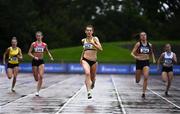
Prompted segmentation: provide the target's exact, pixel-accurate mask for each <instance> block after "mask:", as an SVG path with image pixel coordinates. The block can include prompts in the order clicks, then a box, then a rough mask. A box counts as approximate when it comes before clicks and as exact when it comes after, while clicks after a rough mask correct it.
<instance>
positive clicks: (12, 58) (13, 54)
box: [8, 47, 20, 64]
mask: <svg viewBox="0 0 180 114" xmlns="http://www.w3.org/2000/svg"><path fill="white" fill-rule="evenodd" d="M19 50H20V49H19V48H18V47H17V48H16V49H13V48H12V47H10V48H9V61H8V63H10V64H19V60H18V57H17V56H18V54H19Z"/></svg>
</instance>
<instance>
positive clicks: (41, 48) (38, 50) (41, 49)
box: [34, 47, 44, 52]
mask: <svg viewBox="0 0 180 114" xmlns="http://www.w3.org/2000/svg"><path fill="white" fill-rule="evenodd" d="M34 50H35V52H44V48H43V47H36V48H34Z"/></svg>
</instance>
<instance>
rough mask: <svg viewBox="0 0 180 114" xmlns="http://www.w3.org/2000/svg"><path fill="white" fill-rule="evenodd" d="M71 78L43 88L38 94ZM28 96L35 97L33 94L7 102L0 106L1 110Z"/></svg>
mask: <svg viewBox="0 0 180 114" xmlns="http://www.w3.org/2000/svg"><path fill="white" fill-rule="evenodd" d="M72 78H74V77H72ZM72 78H68V79H65V80H63V81H60V82H58V83H56V84H53V85H51V86H49V87H47V88H45V89H42V90H41V91H40V92H43V91H45V90H46V89H49V88H52V87H54V86H56V85H58V84H62V83H64V82H66V81H68V80H70V79H72ZM30 96H35V93H31V94H28V95H27V96H25V97H21V98H19V99H16V100H14V101H12V102H9V103H7V104H5V105H3V106H1V108H3V107H5V106H8V105H10V104H11V103H14V102H17V101H19V100H22V99H25V98H28V97H30Z"/></svg>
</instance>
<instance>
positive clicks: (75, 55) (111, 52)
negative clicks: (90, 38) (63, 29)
mask: <svg viewBox="0 0 180 114" xmlns="http://www.w3.org/2000/svg"><path fill="white" fill-rule="evenodd" d="M152 43H153V45H164V44H166V43H171V44H173V45H180V43H179V41H158V42H157V41H152ZM132 44H133V45H134V44H135V41H131V42H130V41H129V42H111V43H103V44H102V46H103V51H102V52H99V53H98V61H99V62H101V63H102V62H103V63H132V62H134V59H133V58H132V57H131V55H130V52H131V50H130V49H126V48H122V45H132ZM50 52H51V53H52V55H53V57H54V59H55V61H54V62H57V63H64V62H79V59H80V56H81V52H82V46H76V47H69V48H59V49H52V50H50ZM24 61H25V62H30V61H31V58H30V57H29V56H28V55H24ZM45 61H47V62H50V60H49V57H48V56H47V54H46V55H45Z"/></svg>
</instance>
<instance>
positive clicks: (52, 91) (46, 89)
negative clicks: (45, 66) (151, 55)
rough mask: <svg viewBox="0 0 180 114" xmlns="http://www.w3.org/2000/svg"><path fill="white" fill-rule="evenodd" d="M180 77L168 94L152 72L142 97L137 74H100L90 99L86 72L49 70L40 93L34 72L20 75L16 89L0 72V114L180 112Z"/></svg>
mask: <svg viewBox="0 0 180 114" xmlns="http://www.w3.org/2000/svg"><path fill="white" fill-rule="evenodd" d="M179 81H180V77H179V76H176V77H175V79H174V81H173V85H172V87H171V89H170V92H169V93H170V96H169V97H165V96H164V89H165V86H164V83H163V82H161V79H160V77H159V76H151V77H150V80H149V84H148V87H149V89H148V91H147V97H146V99H142V98H141V92H142V84H141V83H140V84H136V83H135V81H134V76H132V75H97V80H96V85H95V88H94V89H93V92H92V93H93V94H92V95H93V99H91V100H88V99H87V94H86V88H85V86H84V76H83V75H77V74H69V75H63V74H46V75H45V77H44V84H43V89H42V90H41V91H40V96H39V97H36V96H35V95H34V93H35V91H36V83H35V81H34V80H33V76H32V74H20V75H19V76H18V79H17V85H16V88H15V89H16V93H12V92H11V91H10V87H11V82H10V80H8V79H7V77H5V76H0V114H61V113H62V114H180V89H179V87H180V83H179Z"/></svg>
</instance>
